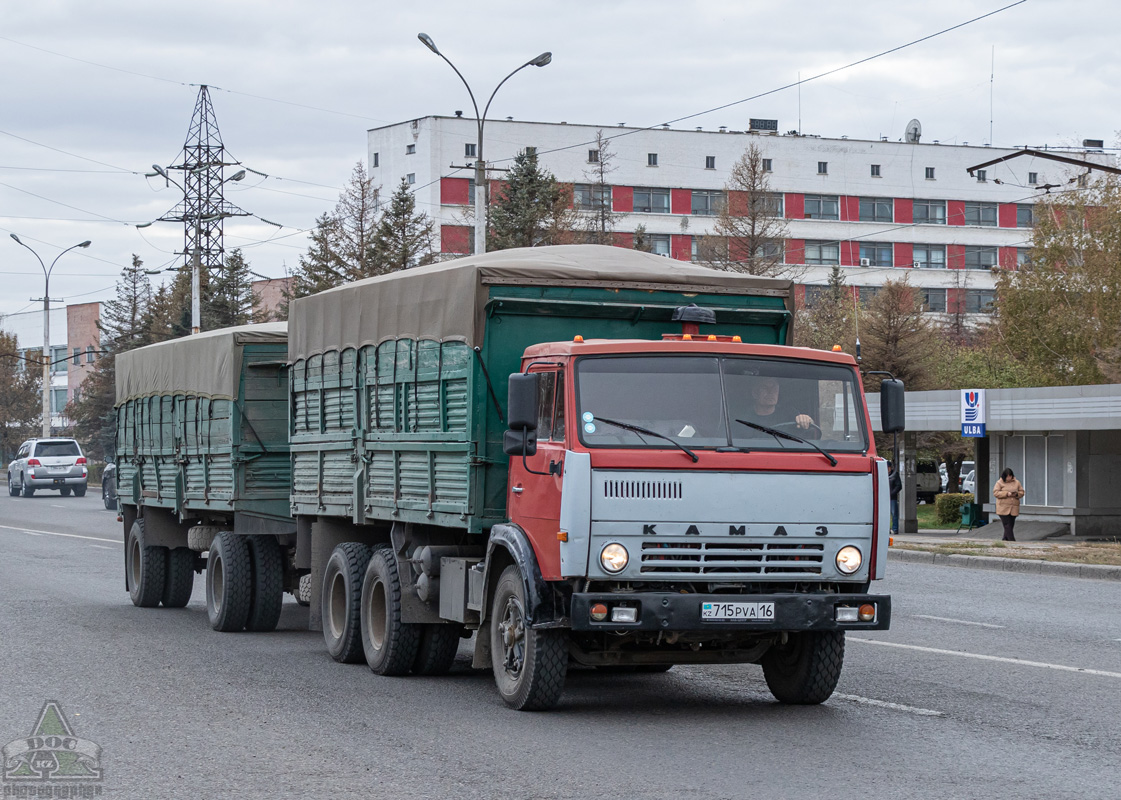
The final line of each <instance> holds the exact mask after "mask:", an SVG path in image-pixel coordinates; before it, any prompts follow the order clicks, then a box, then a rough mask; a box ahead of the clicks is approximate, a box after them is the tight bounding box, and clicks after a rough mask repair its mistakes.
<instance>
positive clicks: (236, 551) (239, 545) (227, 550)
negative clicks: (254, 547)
mask: <svg viewBox="0 0 1121 800" xmlns="http://www.w3.org/2000/svg"><path fill="white" fill-rule="evenodd" d="M252 594H253V564H252V561H251V560H250V557H249V543H248V542H247V541H246V537H244V536H238V535H237V534H235V533H234V532H233V531H222V532H221V533H220V534H218V535H217V536H215V537H214V541H213V543H211V545H210V555H209V556H208V557H207V560H206V615H207V616H208V617H209V618H210V627H211V628H213V629H214V630H216V631H223V632H230V631H240V630H243V629H244V628H245V622H246V620H248V618H249V603H250V598H251V597H252Z"/></svg>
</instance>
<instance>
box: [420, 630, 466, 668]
mask: <svg viewBox="0 0 1121 800" xmlns="http://www.w3.org/2000/svg"><path fill="white" fill-rule="evenodd" d="M417 627H419V628H420V629H421V630H420V641H419V642H418V644H417V651H416V658H414V659H413V672H415V673H416V674H417V675H443V674H445V673H447V671H448V670H449V669H451V668H452V664H454V663H455V654H456V653H457V652H459V640H460V639H461V638H462V637H460V635H459V633H460V631H461V630H463V628H462V627H460V626H459V625H452V624H447V623H434V624H430V625H418V626H417Z"/></svg>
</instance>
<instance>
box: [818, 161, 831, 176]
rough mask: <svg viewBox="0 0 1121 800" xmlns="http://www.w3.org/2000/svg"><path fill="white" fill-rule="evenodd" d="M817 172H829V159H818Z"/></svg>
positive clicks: (823, 173)
mask: <svg viewBox="0 0 1121 800" xmlns="http://www.w3.org/2000/svg"><path fill="white" fill-rule="evenodd" d="M817 174H818V175H828V174H829V162H828V161H818V162H817Z"/></svg>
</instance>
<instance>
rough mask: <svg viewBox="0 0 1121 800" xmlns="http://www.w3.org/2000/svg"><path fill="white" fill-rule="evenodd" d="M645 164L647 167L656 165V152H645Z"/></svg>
mask: <svg viewBox="0 0 1121 800" xmlns="http://www.w3.org/2000/svg"><path fill="white" fill-rule="evenodd" d="M646 166H648V167H656V166H658V154H657V153H647V154H646Z"/></svg>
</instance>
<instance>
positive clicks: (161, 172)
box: [152, 164, 170, 180]
mask: <svg viewBox="0 0 1121 800" xmlns="http://www.w3.org/2000/svg"><path fill="white" fill-rule="evenodd" d="M152 169H154V170H155V171H156V174H157V175H159V176H160V177H161V178H166V179H168V180H170V177H169V176H168V174H167V170H165V169H164V168H163V167H161V166H160V165H159V164H153V165H152Z"/></svg>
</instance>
